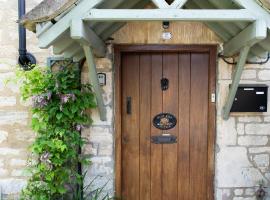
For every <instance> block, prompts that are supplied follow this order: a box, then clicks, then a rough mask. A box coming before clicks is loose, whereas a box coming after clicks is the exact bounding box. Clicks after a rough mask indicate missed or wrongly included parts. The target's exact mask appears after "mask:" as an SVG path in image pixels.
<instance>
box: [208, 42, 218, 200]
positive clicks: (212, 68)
mask: <svg viewBox="0 0 270 200" xmlns="http://www.w3.org/2000/svg"><path fill="white" fill-rule="evenodd" d="M216 65H217V48H216V47H213V48H211V49H210V58H209V94H208V98H209V99H211V94H212V93H214V94H215V93H216ZM215 131H216V103H213V102H211V101H210V100H209V101H208V183H207V186H208V189H207V193H208V195H207V196H208V198H207V199H209V200H214V181H213V180H214V173H215V141H216V134H215Z"/></svg>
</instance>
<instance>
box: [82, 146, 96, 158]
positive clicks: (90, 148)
mask: <svg viewBox="0 0 270 200" xmlns="http://www.w3.org/2000/svg"><path fill="white" fill-rule="evenodd" d="M82 152H83V154H84V155H91V156H97V152H98V149H97V148H95V147H93V145H92V144H86V145H84V147H83V150H82Z"/></svg>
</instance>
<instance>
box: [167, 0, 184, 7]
mask: <svg viewBox="0 0 270 200" xmlns="http://www.w3.org/2000/svg"><path fill="white" fill-rule="evenodd" d="M187 1H188V0H174V2H173V3H172V4H171V5H170V8H178V9H179V8H182V7H183V6H184V4H185V3H186V2H187Z"/></svg>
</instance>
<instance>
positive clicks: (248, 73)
mask: <svg viewBox="0 0 270 200" xmlns="http://www.w3.org/2000/svg"><path fill="white" fill-rule="evenodd" d="M241 79H242V80H248V79H256V70H254V69H246V70H244V71H243V73H242V76H241Z"/></svg>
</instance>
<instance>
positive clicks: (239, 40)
mask: <svg viewBox="0 0 270 200" xmlns="http://www.w3.org/2000/svg"><path fill="white" fill-rule="evenodd" d="M266 37H267V26H266V22H265V21H264V20H257V21H255V22H254V23H253V24H251V25H249V26H248V27H247V28H246V29H244V30H243V31H241V32H240V33H239V34H238V35H236V36H235V37H234V38H232V39H231V40H230V41H228V42H226V43H225V44H224V55H226V56H232V55H234V54H235V53H237V52H239V51H240V49H242V48H243V47H244V46H249V47H252V46H253V45H254V44H256V43H258V42H259V41H261V40H263V39H265V38H266Z"/></svg>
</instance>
